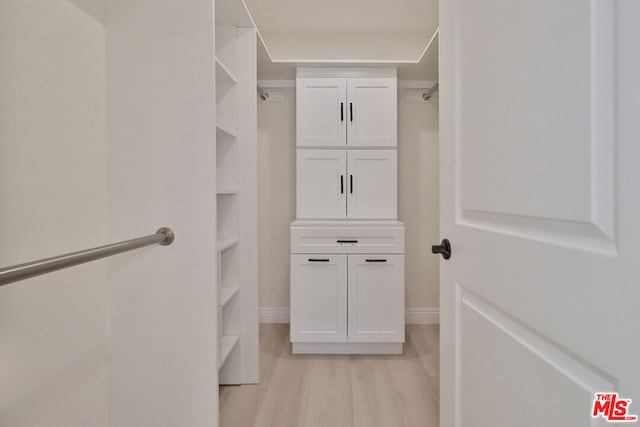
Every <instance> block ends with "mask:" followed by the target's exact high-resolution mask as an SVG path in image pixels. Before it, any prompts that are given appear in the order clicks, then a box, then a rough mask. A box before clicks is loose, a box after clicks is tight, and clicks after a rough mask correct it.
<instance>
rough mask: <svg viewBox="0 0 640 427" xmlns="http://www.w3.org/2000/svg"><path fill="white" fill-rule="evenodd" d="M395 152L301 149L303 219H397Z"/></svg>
mask: <svg viewBox="0 0 640 427" xmlns="http://www.w3.org/2000/svg"><path fill="white" fill-rule="evenodd" d="M396 157H397V155H396V150H327V149H298V153H297V166H296V169H297V187H296V194H297V197H296V205H297V213H298V218H301V219H343V218H352V219H395V218H396V216H397V175H398V174H397V158H396Z"/></svg>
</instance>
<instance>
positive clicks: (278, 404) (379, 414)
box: [220, 325, 439, 427]
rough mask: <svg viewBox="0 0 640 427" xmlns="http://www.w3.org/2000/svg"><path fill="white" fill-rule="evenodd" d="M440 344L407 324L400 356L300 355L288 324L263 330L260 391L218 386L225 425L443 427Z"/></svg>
mask: <svg viewBox="0 0 640 427" xmlns="http://www.w3.org/2000/svg"><path fill="white" fill-rule="evenodd" d="M438 343H439V330H438V325H409V326H407V334H406V343H405V347H404V354H403V355H400V356H316V355H310V356H306V355H305V356H300V355H292V354H291V344H290V342H289V325H260V384H258V385H242V386H223V387H220V426H221V427H437V426H438V423H439V414H438V402H439V397H438V395H439V389H438V384H439V346H438Z"/></svg>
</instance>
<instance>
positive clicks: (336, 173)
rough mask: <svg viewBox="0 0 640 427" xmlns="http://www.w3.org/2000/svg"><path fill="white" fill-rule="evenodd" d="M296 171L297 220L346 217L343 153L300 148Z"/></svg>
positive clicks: (345, 176)
mask: <svg viewBox="0 0 640 427" xmlns="http://www.w3.org/2000/svg"><path fill="white" fill-rule="evenodd" d="M296 169H297V173H296V174H297V180H296V182H297V187H296V204H297V214H298V218H299V219H326V218H329V219H340V218H345V216H346V214H347V205H346V193H347V175H346V173H347V171H346V169H347V153H346V151H345V150H310V149H299V150H298V153H297V162H296Z"/></svg>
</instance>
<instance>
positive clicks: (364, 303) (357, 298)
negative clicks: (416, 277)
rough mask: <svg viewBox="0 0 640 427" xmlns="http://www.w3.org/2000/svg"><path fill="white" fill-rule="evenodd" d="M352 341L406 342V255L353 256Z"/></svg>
mask: <svg viewBox="0 0 640 427" xmlns="http://www.w3.org/2000/svg"><path fill="white" fill-rule="evenodd" d="M348 276H349V290H348V293H349V297H348V299H349V334H348V335H349V341H350V342H370V343H373V342H404V255H377V254H376V255H349V274H348Z"/></svg>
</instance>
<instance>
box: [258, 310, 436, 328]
mask: <svg viewBox="0 0 640 427" xmlns="http://www.w3.org/2000/svg"><path fill="white" fill-rule="evenodd" d="M258 313H259V319H260V323H289V308H287V307H260V309H259V310H258ZM405 323H406V324H408V325H434V324H438V323H440V309H438V308H433V307H431V308H407V309H406V311H405Z"/></svg>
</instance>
